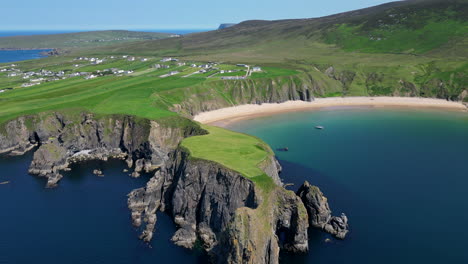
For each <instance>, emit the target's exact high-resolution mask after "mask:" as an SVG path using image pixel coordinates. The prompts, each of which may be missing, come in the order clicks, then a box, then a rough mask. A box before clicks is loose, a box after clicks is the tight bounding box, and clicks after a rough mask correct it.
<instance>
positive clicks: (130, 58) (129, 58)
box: [127, 57, 135, 61]
mask: <svg viewBox="0 0 468 264" xmlns="http://www.w3.org/2000/svg"><path fill="white" fill-rule="evenodd" d="M127 60H128V61H135V57H128V58H127Z"/></svg>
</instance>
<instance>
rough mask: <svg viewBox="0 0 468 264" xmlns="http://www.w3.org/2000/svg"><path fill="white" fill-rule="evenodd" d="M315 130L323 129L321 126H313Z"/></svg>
mask: <svg viewBox="0 0 468 264" xmlns="http://www.w3.org/2000/svg"><path fill="white" fill-rule="evenodd" d="M315 128H316V129H325V128H324V127H323V126H315Z"/></svg>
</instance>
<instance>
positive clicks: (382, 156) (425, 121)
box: [230, 108, 468, 264]
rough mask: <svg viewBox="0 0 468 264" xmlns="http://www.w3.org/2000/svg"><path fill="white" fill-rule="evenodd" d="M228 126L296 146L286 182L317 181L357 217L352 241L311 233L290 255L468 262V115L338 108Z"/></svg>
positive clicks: (285, 259) (319, 259)
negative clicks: (305, 248)
mask: <svg viewBox="0 0 468 264" xmlns="http://www.w3.org/2000/svg"><path fill="white" fill-rule="evenodd" d="M316 125H322V126H324V127H325V129H324V130H317V129H315V128H314V126H316ZM230 128H231V129H234V130H236V131H241V132H245V133H249V134H252V135H255V136H258V137H260V138H262V139H263V140H265V141H266V142H267V143H269V144H270V145H271V146H272V147H273V148H281V147H288V148H289V152H277V153H276V154H277V156H278V158H279V160H280V163H281V164H282V165H283V168H284V172H283V173H282V178H283V179H284V182H285V183H294V184H295V185H294V186H293V187H292V189H297V188H298V187H299V186H300V184H302V183H303V182H304V180H308V181H309V182H311V183H313V184H316V185H318V186H319V187H320V188H321V189H322V191H323V192H324V193H325V195H326V196H328V198H329V202H330V205H331V208H332V210H333V211H334V213H335V214H340V213H341V212H345V213H346V214H347V215H348V216H349V218H350V225H351V232H350V234H349V237H348V238H347V239H346V240H345V241H336V240H333V242H332V243H325V242H324V240H325V238H327V237H328V236H327V235H325V234H322V233H319V232H313V233H311V234H310V236H311V240H310V253H309V254H307V255H303V256H287V255H283V256H282V263H317V264H321V263H327V264H328V263H434V264H435V263H468V251H466V245H467V243H468V241H467V237H468V229H467V228H466V227H465V225H466V223H467V221H468V210H467V209H468V196H467V194H468V192H467V189H468V113H455V112H436V111H407V110H370V109H352V108H349V109H339V108H338V109H333V110H330V109H329V110H323V111H315V112H302V113H287V114H281V115H276V116H271V117H262V118H258V119H253V120H246V121H242V122H240V123H236V124H232V125H231V126H230Z"/></svg>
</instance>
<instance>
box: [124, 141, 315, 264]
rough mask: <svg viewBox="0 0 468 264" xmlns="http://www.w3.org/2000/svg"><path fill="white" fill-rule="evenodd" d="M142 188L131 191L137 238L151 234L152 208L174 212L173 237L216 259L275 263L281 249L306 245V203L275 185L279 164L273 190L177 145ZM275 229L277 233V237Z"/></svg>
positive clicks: (272, 177)
mask: <svg viewBox="0 0 468 264" xmlns="http://www.w3.org/2000/svg"><path fill="white" fill-rule="evenodd" d="M170 156H171V158H170V159H169V160H168V163H167V164H166V165H164V166H163V167H162V168H161V170H159V171H158V172H156V174H155V175H154V177H153V178H151V180H150V181H149V182H148V184H147V186H146V187H145V188H140V189H136V190H134V191H132V192H131V193H130V194H129V198H128V206H129V208H130V210H131V211H132V219H133V224H134V225H135V226H136V227H139V228H141V230H142V233H141V236H140V238H141V239H143V240H145V241H149V240H151V239H152V236H153V232H154V228H155V224H156V221H157V217H156V212H157V211H163V212H166V213H168V214H170V215H172V217H173V219H174V222H175V223H176V225H177V226H178V230H177V231H176V233H175V234H174V236H173V237H172V241H174V243H175V244H177V245H179V246H183V247H186V248H192V247H193V246H194V245H195V243H196V242H197V241H199V242H200V243H201V245H203V247H204V248H205V250H206V251H207V252H209V253H210V255H211V256H212V257H213V260H214V262H218V263H277V262H278V256H279V255H278V254H279V251H280V248H282V249H283V250H287V251H293V252H305V251H307V249H308V243H307V228H308V220H307V213H306V210H305V207H304V205H303V204H302V202H301V201H300V199H299V198H298V197H297V196H296V195H295V194H294V193H292V192H288V191H286V190H284V189H283V188H281V187H279V186H277V185H276V184H275V182H276V181H277V180H279V177H278V166H277V162H276V160H275V159H274V158H272V159H270V160H269V162H272V164H271V165H265V167H267V168H275V170H274V171H272V175H269V176H265V177H266V180H268V181H271V185H272V186H276V187H274V188H273V191H272V192H271V193H268V194H265V193H264V191H263V190H261V189H259V188H258V187H257V186H256V185H255V183H254V182H253V181H252V180H250V179H247V178H245V177H243V176H242V175H240V174H239V173H238V172H235V171H233V170H230V169H227V168H225V167H223V166H221V165H220V164H217V163H214V162H210V161H206V160H199V159H194V158H192V157H190V155H189V154H188V152H187V151H185V150H184V149H182V148H179V149H177V150H176V151H175V152H173V153H172V154H171V155H170ZM278 234H280V235H279V236H278Z"/></svg>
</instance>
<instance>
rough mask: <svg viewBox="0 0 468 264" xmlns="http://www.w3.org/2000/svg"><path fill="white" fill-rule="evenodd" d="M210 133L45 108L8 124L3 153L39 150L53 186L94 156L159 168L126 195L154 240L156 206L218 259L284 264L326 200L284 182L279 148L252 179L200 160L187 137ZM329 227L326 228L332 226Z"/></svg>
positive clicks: (2, 132) (1, 138)
mask: <svg viewBox="0 0 468 264" xmlns="http://www.w3.org/2000/svg"><path fill="white" fill-rule="evenodd" d="M206 133H207V132H206V131H205V130H203V129H202V128H201V127H200V126H199V125H198V124H196V123H194V122H192V121H190V120H188V119H185V118H181V117H171V118H166V119H161V120H158V121H149V120H146V119H139V118H136V117H132V116H123V115H107V116H96V115H93V114H89V113H82V114H78V115H77V114H64V113H57V112H54V113H43V114H38V115H34V116H24V117H20V118H17V119H15V120H11V121H9V122H7V123H6V124H4V125H3V126H1V127H0V153H11V154H14V155H19V154H22V153H24V152H26V151H28V150H31V149H34V151H35V152H34V157H33V161H32V162H31V165H30V168H29V172H30V173H31V174H35V175H39V176H42V177H46V178H47V187H55V186H56V185H57V183H58V182H59V181H60V179H61V178H62V175H61V174H60V172H61V171H62V170H67V169H68V167H69V165H70V164H71V163H73V162H80V161H83V160H88V159H101V160H107V159H108V158H120V159H122V160H125V161H126V162H127V164H128V166H129V167H131V168H133V169H134V171H133V173H132V174H131V175H132V176H134V177H137V176H138V175H139V173H140V172H141V171H146V172H151V171H154V176H153V177H152V178H151V179H150V180H149V181H148V183H147V185H146V187H144V188H139V189H136V190H134V191H132V192H131V193H130V194H129V195H128V207H129V209H130V210H131V217H132V221H133V224H134V225H135V226H136V227H138V228H139V229H140V231H141V235H140V238H141V239H142V240H144V241H150V240H151V239H152V237H153V233H154V229H155V226H156V221H157V217H156V213H157V211H162V212H165V213H167V214H169V215H171V216H172V218H173V220H174V223H175V224H176V225H177V227H178V229H177V231H176V232H175V234H174V235H173V237H172V241H173V242H174V243H175V244H177V245H179V246H183V247H186V248H193V247H194V246H195V245H201V246H203V248H204V249H205V250H206V251H207V252H208V253H209V254H210V255H211V256H212V260H213V262H215V263H259V264H262V263H278V261H279V252H280V250H283V251H288V252H306V251H307V250H308V232H307V231H308V227H309V223H310V224H311V225H312V226H315V225H314V223H315V220H314V221H312V220H311V221H309V218H311V219H317V213H314V212H313V211H311V210H310V205H311V204H314V203H318V204H324V203H323V201H315V200H313V201H312V202H310V201H309V199H308V198H307V197H309V196H310V195H309V196H308V195H303V194H301V193H300V194H299V196H298V195H296V194H295V193H294V192H291V191H287V190H285V189H284V188H283V187H282V183H281V179H280V177H279V175H278V174H279V171H280V170H281V166H280V165H279V164H278V162H277V160H276V159H275V158H274V156H271V157H269V158H267V159H266V160H265V161H264V162H262V163H261V164H259V168H261V169H262V170H263V171H264V172H265V174H264V175H261V176H257V177H254V178H246V177H244V176H243V175H241V174H240V173H238V172H236V171H234V170H232V169H228V168H225V167H223V166H222V165H220V164H218V163H215V162H212V161H208V160H201V159H195V158H193V157H191V155H190V152H189V150H187V149H184V148H183V147H181V146H180V145H179V144H180V142H181V141H182V140H183V139H184V138H186V137H189V136H194V135H203V134H206ZM96 171H97V170H96ZM96 173H97V174H99V173H98V171H97V172H96ZM265 186H267V187H265ZM322 196H323V195H322ZM322 196H321V197H322ZM301 199H302V200H301ZM321 199H322V200H325V202H326V199H325V198H323V197H322V198H321ZM322 207H324V208H328V205H323V206H322ZM328 211H329V210H328ZM328 211H326V212H328ZM319 215H320V213H319ZM319 218H320V217H319ZM324 218H326V219H328V220H329V221H328V222H327V224H328V225H329V226H330V227H331V228H332V229H333V230H332V231H334V230H341V229H337V227H336V226H337V225H340V224H343V223H342V222H339V220H340V219H341V220H342V218H340V219H338V218H336V219H335V218H333V217H329V216H328V215H327V216H324ZM344 225H345V226H346V227H347V223H344ZM327 228H328V227H327V225H325V226H324V228H322V229H323V230H325V231H327V232H330V233H331V231H330V230H331V229H330V230H328V229H327ZM337 234H338V233H337ZM336 236H337V237H340V235H339V234H338V235H336ZM343 237H344V236H343Z"/></svg>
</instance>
